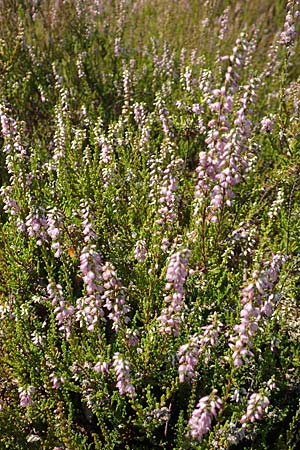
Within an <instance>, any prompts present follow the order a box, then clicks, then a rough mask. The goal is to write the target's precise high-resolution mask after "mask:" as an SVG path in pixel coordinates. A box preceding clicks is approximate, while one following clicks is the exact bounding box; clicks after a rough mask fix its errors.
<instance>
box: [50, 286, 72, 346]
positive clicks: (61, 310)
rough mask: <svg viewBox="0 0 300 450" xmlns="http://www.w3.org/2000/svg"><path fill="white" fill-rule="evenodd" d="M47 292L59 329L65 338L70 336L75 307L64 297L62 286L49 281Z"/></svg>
mask: <svg viewBox="0 0 300 450" xmlns="http://www.w3.org/2000/svg"><path fill="white" fill-rule="evenodd" d="M47 293H48V295H49V298H50V299H51V300H52V306H54V313H55V318H56V320H57V322H58V325H59V330H60V331H64V333H65V336H66V339H69V338H70V335H71V325H72V317H73V315H74V314H75V308H74V306H73V305H71V304H70V303H69V302H68V301H66V300H65V299H64V296H63V290H62V286H61V285H60V284H55V283H53V282H50V283H49V284H48V286H47Z"/></svg>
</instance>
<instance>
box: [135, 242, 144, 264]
mask: <svg viewBox="0 0 300 450" xmlns="http://www.w3.org/2000/svg"><path fill="white" fill-rule="evenodd" d="M146 256H147V244H146V241H144V240H139V241H137V242H136V244H135V248H134V257H135V259H136V260H137V261H139V262H144V261H145V259H146Z"/></svg>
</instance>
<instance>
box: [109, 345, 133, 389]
mask: <svg viewBox="0 0 300 450" xmlns="http://www.w3.org/2000/svg"><path fill="white" fill-rule="evenodd" d="M113 367H114V370H115V372H116V376H117V388H118V390H119V393H120V395H125V394H129V395H130V396H131V397H132V396H133V394H134V392H135V389H134V386H133V385H132V384H131V382H130V364H129V361H127V360H126V359H124V358H123V357H122V355H121V354H120V353H115V354H114V356H113Z"/></svg>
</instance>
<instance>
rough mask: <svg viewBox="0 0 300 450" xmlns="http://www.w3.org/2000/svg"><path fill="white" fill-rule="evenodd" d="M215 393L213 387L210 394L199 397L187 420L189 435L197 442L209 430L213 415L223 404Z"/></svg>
mask: <svg viewBox="0 0 300 450" xmlns="http://www.w3.org/2000/svg"><path fill="white" fill-rule="evenodd" d="M216 393H217V391H216V389H214V390H213V391H212V393H211V394H210V395H208V396H206V397H203V398H201V399H200V400H199V403H198V404H197V407H196V409H195V410H194V411H193V413H192V416H191V418H190V420H189V427H190V435H191V437H192V438H193V439H197V440H198V441H199V442H201V441H202V437H203V436H204V434H206V433H208V432H209V430H210V428H211V423H212V420H213V417H214V416H216V414H217V410H218V409H221V408H222V406H223V403H222V400H221V399H220V398H219V397H217V396H216Z"/></svg>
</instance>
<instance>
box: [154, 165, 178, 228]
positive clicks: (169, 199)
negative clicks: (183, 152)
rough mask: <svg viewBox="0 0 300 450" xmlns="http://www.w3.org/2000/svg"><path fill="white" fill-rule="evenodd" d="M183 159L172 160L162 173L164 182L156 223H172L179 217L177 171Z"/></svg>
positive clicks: (161, 188)
mask: <svg viewBox="0 0 300 450" xmlns="http://www.w3.org/2000/svg"><path fill="white" fill-rule="evenodd" d="M182 164H183V161H182V160H181V159H177V160H175V161H171V163H170V164H169V165H168V166H167V167H166V169H165V170H164V171H163V173H162V177H163V179H162V184H161V187H160V198H159V203H160V205H161V207H160V208H159V209H158V215H159V216H160V218H159V219H157V220H156V223H157V224H159V225H163V224H172V223H174V222H175V220H176V218H177V199H176V191H177V187H178V186H177V177H176V173H177V172H178V170H179V168H180V167H182Z"/></svg>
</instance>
